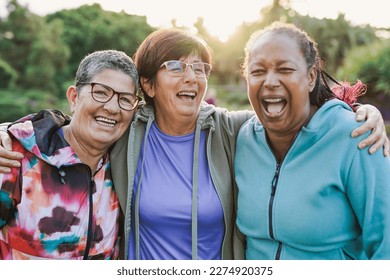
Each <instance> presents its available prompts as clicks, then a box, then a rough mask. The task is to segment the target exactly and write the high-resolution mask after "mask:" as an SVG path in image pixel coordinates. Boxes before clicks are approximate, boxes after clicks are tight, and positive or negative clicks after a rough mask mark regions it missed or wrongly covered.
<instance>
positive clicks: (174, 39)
mask: <svg viewBox="0 0 390 280" xmlns="http://www.w3.org/2000/svg"><path fill="white" fill-rule="evenodd" d="M193 53H195V54H198V55H199V56H200V57H201V59H202V61H203V62H206V63H209V64H211V54H210V51H209V49H208V47H207V44H206V42H205V41H204V40H202V39H201V38H200V37H198V36H196V35H194V34H192V33H190V32H189V31H186V30H182V29H177V28H168V29H161V30H157V31H154V32H153V33H151V34H150V35H149V36H148V37H147V38H146V39H145V40H144V41H143V42H142V43H141V45H140V46H139V48H138V49H137V51H136V53H135V54H134V62H135V64H136V66H137V70H138V74H139V76H140V78H141V77H143V78H145V79H146V80H147V81H148V82H149V83H151V84H152V85H155V82H156V81H155V77H156V73H157V71H158V70H159V69H160V67H161V65H162V64H163V63H164V62H165V61H168V60H179V59H180V58H182V57H186V56H189V55H191V54H193ZM140 88H141V91H142V93H143V95H144V98H145V101H146V103H148V104H153V99H152V98H150V97H149V96H148V95H147V94H146V93H145V91H144V89H143V88H142V84H141V85H140Z"/></svg>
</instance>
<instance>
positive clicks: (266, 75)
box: [246, 32, 316, 136]
mask: <svg viewBox="0 0 390 280" xmlns="http://www.w3.org/2000/svg"><path fill="white" fill-rule="evenodd" d="M246 78H247V87H248V96H249V100H250V102H251V105H252V107H253V109H254V111H255V112H256V115H257V117H258V118H259V120H260V121H261V123H262V124H263V125H264V127H265V128H266V129H267V132H268V134H269V135H272V134H275V135H276V134H277V135H279V136H281V135H295V134H296V133H297V131H299V130H300V129H301V127H302V126H304V125H305V124H307V122H308V121H309V120H310V118H311V116H312V115H313V113H314V111H315V108H314V107H313V106H311V105H310V100H309V92H310V91H312V90H313V88H314V85H315V79H316V71H315V69H314V68H313V67H311V68H310V69H308V65H307V63H306V60H305V58H304V56H303V54H302V52H301V50H300V49H299V47H298V44H297V42H296V40H295V39H294V38H291V37H289V36H287V35H284V34H276V33H272V32H267V33H265V34H263V35H261V36H260V37H259V38H258V39H257V40H256V41H255V42H254V44H253V45H252V47H251V49H250V52H249V57H248V73H247V77H246Z"/></svg>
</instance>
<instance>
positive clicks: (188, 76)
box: [184, 65, 196, 82]
mask: <svg viewBox="0 0 390 280" xmlns="http://www.w3.org/2000/svg"><path fill="white" fill-rule="evenodd" d="M184 78H185V80H186V81H189V82H191V81H195V82H196V75H195V71H194V68H192V65H187V68H186V70H185V72H184Z"/></svg>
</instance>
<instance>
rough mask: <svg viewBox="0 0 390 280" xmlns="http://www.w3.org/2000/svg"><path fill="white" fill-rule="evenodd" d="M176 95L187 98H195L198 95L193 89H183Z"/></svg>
mask: <svg viewBox="0 0 390 280" xmlns="http://www.w3.org/2000/svg"><path fill="white" fill-rule="evenodd" d="M176 96H177V97H179V98H181V99H185V100H194V99H195V97H196V93H195V92H192V91H182V92H179V93H178V94H176Z"/></svg>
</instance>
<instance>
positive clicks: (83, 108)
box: [0, 50, 139, 259]
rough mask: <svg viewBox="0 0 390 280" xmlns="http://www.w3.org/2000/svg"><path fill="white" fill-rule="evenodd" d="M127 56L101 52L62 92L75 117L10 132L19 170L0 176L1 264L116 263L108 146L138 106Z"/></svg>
mask: <svg viewBox="0 0 390 280" xmlns="http://www.w3.org/2000/svg"><path fill="white" fill-rule="evenodd" d="M137 82H138V74H137V71H136V68H135V65H134V64H133V62H132V60H131V58H130V57H128V56H127V55H126V54H125V53H123V52H119V51H111V50H110V51H99V52H94V53H92V54H90V55H88V56H86V57H85V58H84V59H83V60H82V62H81V63H80V66H79V69H78V71H77V74H76V81H75V85H73V86H70V87H69V88H68V90H67V93H66V95H67V98H68V101H69V105H70V107H71V111H72V114H73V116H72V118H70V117H68V116H66V115H64V114H62V113H61V112H60V111H56V110H52V111H49V110H44V111H41V112H39V113H38V114H36V115H30V116H27V117H25V118H23V119H21V120H19V121H17V122H15V123H14V124H12V125H11V126H9V128H8V130H7V131H8V134H9V135H10V136H11V139H12V148H13V149H14V150H15V151H18V152H20V153H21V154H22V158H21V167H20V168H19V169H18V168H13V169H12V172H11V173H9V174H0V181H1V187H0V259H116V258H117V257H118V252H119V250H118V246H119V242H118V233H119V216H120V208H119V203H118V198H117V195H116V192H115V189H114V187H113V183H112V178H111V172H110V166H111V163H110V158H109V155H108V151H109V148H110V147H111V145H112V144H113V143H114V142H115V141H116V140H118V139H119V138H120V137H121V136H122V134H123V133H124V132H125V131H126V129H127V128H128V127H129V125H130V122H131V120H132V118H133V114H134V109H135V108H136V107H137V104H138V102H139V97H138V96H137V95H136V92H137Z"/></svg>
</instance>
